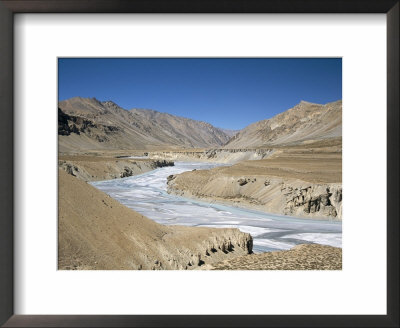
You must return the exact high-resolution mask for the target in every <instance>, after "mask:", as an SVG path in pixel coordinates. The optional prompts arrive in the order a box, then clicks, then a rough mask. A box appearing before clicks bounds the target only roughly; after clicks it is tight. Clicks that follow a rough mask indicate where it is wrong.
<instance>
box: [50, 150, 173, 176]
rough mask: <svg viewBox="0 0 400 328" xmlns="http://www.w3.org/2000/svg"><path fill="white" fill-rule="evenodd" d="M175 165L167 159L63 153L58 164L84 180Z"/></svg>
mask: <svg viewBox="0 0 400 328" xmlns="http://www.w3.org/2000/svg"><path fill="white" fill-rule="evenodd" d="M173 165H174V162H171V161H167V160H149V159H129V158H115V157H107V156H87V155H61V156H59V158H58V166H59V167H60V168H61V169H63V170H64V171H66V172H67V173H69V174H71V175H73V176H76V177H77V178H79V179H81V180H84V181H99V180H109V179H117V178H124V177H129V176H132V175H138V174H142V173H145V172H148V171H151V170H154V169H156V168H159V167H164V166H173Z"/></svg>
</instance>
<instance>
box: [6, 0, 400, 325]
mask: <svg viewBox="0 0 400 328" xmlns="http://www.w3.org/2000/svg"><path fill="white" fill-rule="evenodd" d="M399 8H400V5H399V0H80V1H79V0H58V1H57V0H27V1H20V0H0V69H1V74H0V106H1V107H0V109H1V119H0V147H1V148H0V149H1V150H2V155H1V156H0V181H1V188H0V208H1V209H2V214H1V219H0V324H2V325H4V326H5V327H153V326H175V327H199V326H207V327H212V326H230V327H242V326H246V327H399V280H398V277H399V187H400V186H399V148H400V144H399V139H400V138H399V27H400V26H399ZM15 13H385V14H386V17H387V315H347V316H342V315H326V316H324V315H301V316H298V315H291V316H281V315H268V316H263V315H251V316H242V315H240V316H224V315H217V316H215V315H214V316H202V315H196V316H187V315H182V316H179V315H170V316H156V315H149V316H145V315H132V316H129V315H123V316H121V315H117V316H114V315H104V316H103V315H102V316H98V315H93V316H90V315H36V316H31V315H14V306H13V305H14V304H13V303H14V298H13V290H14V288H13V283H14V281H13V277H14V271H13V213H14V212H13V208H14V195H13V193H14V189H13V176H14V174H15V173H16V172H14V170H13V167H14V163H13V154H14V145H13V140H14V138H13V133H14V130H13V124H14V120H13V28H14V23H13V21H14V14H15Z"/></svg>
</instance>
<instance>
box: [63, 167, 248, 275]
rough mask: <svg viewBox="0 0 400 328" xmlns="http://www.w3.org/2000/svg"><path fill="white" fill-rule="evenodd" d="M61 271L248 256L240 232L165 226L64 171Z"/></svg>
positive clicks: (189, 265)
mask: <svg viewBox="0 0 400 328" xmlns="http://www.w3.org/2000/svg"><path fill="white" fill-rule="evenodd" d="M58 233H59V240H58V267H59V269H61V270H65V269H73V270H74V269H75V270H77V269H93V270H107V269H110V270H111V269H112V270H124V269H130V270H132V269H138V270H140V269H143V270H163V269H196V268H199V267H201V266H203V265H206V264H212V263H214V262H220V261H222V260H225V259H230V258H234V257H236V256H241V255H245V254H249V253H251V251H252V238H251V236H250V235H249V234H246V233H242V232H240V231H239V230H238V229H216V228H215V229H213V228H199V227H185V226H163V225H161V224H158V223H156V222H154V221H152V220H150V219H148V218H146V217H144V216H143V215H140V214H139V213H136V212H135V211H133V210H131V209H129V208H127V207H125V206H123V205H122V204H120V203H119V202H118V201H116V200H114V199H112V198H110V197H109V196H108V195H106V194H105V193H103V192H101V191H99V190H97V189H96V188H94V187H92V186H91V185H89V184H88V183H86V182H84V181H81V180H79V179H77V178H76V177H73V176H72V175H69V174H67V173H66V172H65V171H64V170H62V169H59V218H58Z"/></svg>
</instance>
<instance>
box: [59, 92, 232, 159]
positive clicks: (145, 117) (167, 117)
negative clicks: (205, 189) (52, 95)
mask: <svg viewBox="0 0 400 328" xmlns="http://www.w3.org/2000/svg"><path fill="white" fill-rule="evenodd" d="M58 107H59V111H61V113H62V114H65V115H67V120H66V122H65V121H64V122H63V124H64V126H65V124H66V125H68V126H70V130H71V131H70V132H71V133H69V134H67V135H65V134H61V135H60V134H59V146H60V151H62V152H63V151H66V152H68V151H75V150H92V149H118V148H120V149H157V148H168V147H174V146H175V147H183V148H194V147H197V148H205V147H218V146H222V145H223V144H225V143H226V142H227V141H228V140H229V136H228V135H227V134H225V133H224V132H223V131H222V130H221V129H219V128H216V127H214V126H212V125H211V124H210V123H206V122H202V121H196V120H192V119H189V118H184V117H178V116H174V115H171V114H167V113H160V112H157V111H154V110H137V109H132V110H126V109H124V108H122V107H120V106H119V105H118V104H116V103H115V102H113V101H110V100H107V101H103V102H102V101H99V100H97V99H96V98H82V97H74V98H70V99H67V100H63V101H60V102H59V106H58ZM59 115H60V113H59ZM64 119H65V117H64ZM82 121H85V122H86V123H85V124H86V125H85V126H82V124H83V123H82ZM59 125H60V123H59ZM104 126H108V127H110V129H108V130H107V129H105V128H104Z"/></svg>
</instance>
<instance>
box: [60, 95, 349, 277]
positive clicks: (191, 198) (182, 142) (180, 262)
mask: <svg viewBox="0 0 400 328" xmlns="http://www.w3.org/2000/svg"><path fill="white" fill-rule="evenodd" d="M58 110H59V121H58V134H59V136H58V140H59V158H58V167H59V179H60V181H59V197H60V217H59V220H60V221H59V232H60V235H59V236H60V249H59V251H60V254H61V256H60V258H59V267H60V268H63V269H107V268H111V267H112V268H117V269H153V270H158V269H196V268H198V269H246V268H247V269H256V270H257V269H265V270H272V269H285V270H286V269H288V270H290V269H293V268H294V269H295V268H296V265H295V264H293V263H298V261H300V260H299V259H303V260H301V261H303V264H304V265H302V266H301V269H335V270H337V269H340V268H341V221H342V198H343V195H342V137H341V124H342V121H341V117H342V116H341V111H342V103H341V101H337V102H333V103H328V104H326V105H319V104H312V103H308V102H301V103H299V104H298V105H296V106H295V107H293V108H291V109H289V110H287V111H285V112H283V113H281V114H278V115H276V116H275V117H273V118H271V119H268V120H264V121H260V122H256V123H254V124H251V125H249V126H248V127H246V128H244V129H242V130H240V131H233V130H224V129H220V128H216V127H214V126H212V125H211V124H209V123H205V122H201V121H195V120H191V119H187V118H183V117H177V116H173V115H170V114H167V113H160V112H157V111H154V110H145V109H131V110H126V109H123V108H121V107H119V106H118V105H117V104H115V103H114V102H112V101H99V100H97V99H94V98H79V97H77V98H71V99H68V100H65V101H61V102H60V103H59V109H58ZM89 194H90V195H93V196H92V198H88V196H87V195H89ZM110 196H111V197H110ZM84 199H86V202H88V203H90V202H92V200H91V199H93V201H94V202H97V206H95V207H96V208H94V207H93V206H90V211H93V213H96V214H91V213H92V212H90V211H89V209H86V208H85V207H86V205H85V204H86V202H85V201H84ZM105 204H106V205H105ZM110 204H112V205H110ZM78 205H79V206H78ZM61 208H62V209H61ZM78 209H79V210H78ZM84 213H86V215H85V214H84ZM88 217H91V219H90V220H91V223H90V227H87V226H85V225H86V224H87V223H85V222H86V221H85V220H87V219H86V218H88ZM61 218H62V219H61ZM110 219H111V220H110ZM129 222H131V223H132V224H133V225H136V224H137V225H138V226H140V227H142V228H140V229H139V230H136V228H134V229H133V228H132V229H133V230H132V229H131V228H129V224H130V223H129ZM135 222H136V223H135ZM95 227H96V228H95ZM93 229H94V230H93ZM106 231H110V233H111V235H112V236H113V237H112V238H111V237H106V239H105V240H106V242H104V243H101V245H100V240H102V239H103V237H104V234H106ZM107 234H108V232H107ZM118 236H119V237H118ZM81 243H82V244H84V245H86V246H85V247H80V246H79V245H80V244H81ZM95 245H97V246H95ZM302 245H304V247H303V246H302ZM319 245H325V246H323V247H320V246H319ZM78 249H79V251H78ZM84 250H85V251H84ZM214 250H215V251H214ZM253 251H254V252H255V253H260V254H255V255H249V254H251V253H253ZM264 252H268V253H264ZM105 254H107V256H106V255H105ZM132 254H136V255H132ZM138 254H141V255H140V256H139V255H138ZM143 254H145V255H143ZM262 254H265V255H262ZM267 254H271V255H267ZM318 254H320V255H321V256H322V258H326V259H328V258H330V259H331V260H332V262H329V261H328V262H327V261H325V260H322V261H321V262H320V263H317V264H316V263H315V262H314V261H312V257H313V256H318ZM271 256H272V257H271ZM307 256H308V257H307ZM115 257H118V261H117V260H116V259H115ZM274 261H275V262H274ZM245 263H248V264H245ZM257 263H258V264H257ZM273 263H275V264H273ZM276 263H281V266H279V265H278V264H276ZM297 267H299V266H297Z"/></svg>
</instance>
